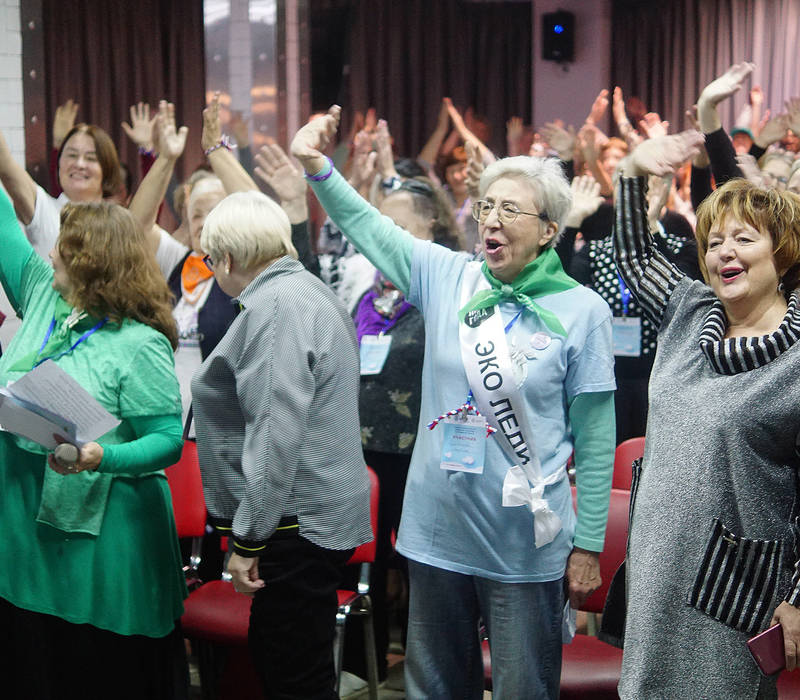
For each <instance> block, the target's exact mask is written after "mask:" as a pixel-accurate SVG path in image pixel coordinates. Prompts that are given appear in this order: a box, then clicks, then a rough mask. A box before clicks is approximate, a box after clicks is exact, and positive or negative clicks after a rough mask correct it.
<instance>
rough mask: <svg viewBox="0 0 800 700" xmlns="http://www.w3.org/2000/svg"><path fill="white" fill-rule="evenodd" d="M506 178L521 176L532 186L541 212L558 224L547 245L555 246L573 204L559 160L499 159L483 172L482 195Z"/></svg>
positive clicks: (530, 158)
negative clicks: (495, 183)
mask: <svg viewBox="0 0 800 700" xmlns="http://www.w3.org/2000/svg"><path fill="white" fill-rule="evenodd" d="M504 177H513V178H520V179H522V180H525V181H526V182H528V183H530V185H531V186H532V187H533V192H534V196H533V199H534V203H535V204H536V208H537V209H538V210H539V213H540V214H544V215H546V216H547V220H548V221H551V222H553V223H554V224H555V225H556V226H557V227H558V230H557V232H556V235H555V236H553V238H552V239H551V240H550V241H549V242H548V243H547V245H546V246H544V247H546V248H553V247H555V245H556V243H558V239H559V238H560V237H561V233H562V229H563V227H564V222H565V221H566V219H567V215H568V214H569V210H570V207H571V206H572V190H571V189H570V186H569V182H568V180H567V178H566V176H565V175H564V170H563V168H562V167H561V164H560V162H559V161H558V159H556V158H535V157H533V156H514V157H513V158H502V159H500V160H497V161H495V162H494V163H492V164H491V165H490V166H488V167H487V168H486V170H484V171H483V174H482V175H481V182H480V187H479V191H480V196H481V197H483V196H484V195H485V194H486V190H488V189H489V186H490V185H491V184H492V183H493V182H495V181H496V180H500V179H501V178H504Z"/></svg>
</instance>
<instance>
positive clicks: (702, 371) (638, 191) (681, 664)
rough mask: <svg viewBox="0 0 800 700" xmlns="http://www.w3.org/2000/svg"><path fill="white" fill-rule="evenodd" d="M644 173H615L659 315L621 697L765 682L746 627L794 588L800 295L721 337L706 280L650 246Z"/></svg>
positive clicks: (745, 693)
mask: <svg viewBox="0 0 800 700" xmlns="http://www.w3.org/2000/svg"><path fill="white" fill-rule="evenodd" d="M644 187H645V184H644V179H638V178H637V179H626V178H623V179H622V182H621V184H620V189H619V198H618V201H617V214H616V224H615V234H614V236H615V246H616V248H617V250H616V253H617V265H618V267H619V270H620V272H621V274H622V275H623V277H624V278H625V281H626V283H627V284H628V285H629V287H630V288H631V290H632V291H634V293H635V294H636V295H637V298H638V301H639V303H640V304H641V305H642V307H644V308H645V310H646V311H647V312H648V313H649V314H650V315H651V316H652V318H653V319H654V320H655V322H656V325H657V327H658V328H659V335H658V350H657V352H656V359H655V364H654V367H653V372H652V375H651V379H650V405H649V417H648V423H647V443H646V451H645V455H644V460H643V465H642V472H641V475H640V478H639V479H638V484H637V487H636V492H635V494H634V495H633V498H634V499H635V500H634V506H633V513H632V523H631V531H630V539H629V543H628V547H629V551H628V570H627V571H628V574H627V575H628V580H627V596H628V601H627V602H628V616H627V620H626V626H625V654H624V659H623V666H622V680H621V682H620V686H619V691H620V696H621V697H622V698H632V699H633V698H635V699H636V700H640V699H642V698H647V699H649V698H682V699H683V698H692V699H694V698H713V699H720V700H722V699H725V700H727V699H729V698H736V699H738V698H756V697H759V698H761V697H765V698H769V697H774V696H775V683H774V678H773V679H767V678H764V677H763V676H761V674H760V673H759V671H758V669H757V667H756V665H755V663H754V662H753V660H752V658H751V657H750V655H749V652H748V651H747V648H746V640H747V639H748V638H749V637H750V636H752V635H754V634H755V633H757V632H759V631H761V630H763V629H765V628H766V627H767V626H768V625H769V621H770V618H771V616H772V613H773V611H774V610H775V608H776V607H777V606H778V604H779V603H780V602H781V601H782V600H788V601H789V602H791V603H793V604H796V603H797V602H798V598H800V589H798V576H797V573H796V571H797V560H798V534H800V528H799V527H798V504H797V495H798V474H797V469H798V466H799V465H800V462H799V460H798V457H797V452H796V440H797V435H798V432H800V382H798V381H797V379H798V377H799V376H800V345H797V340H798V338H800V305H799V304H798V296H797V294H796V293H795V294H793V295H792V297H791V298H790V300H789V309H788V312H787V314H786V316H785V318H784V320H783V322H782V324H781V326H780V328H778V330H777V331H775V332H774V333H773V334H771V335H767V336H762V337H758V338H734V339H725V338H724V335H725V330H726V327H727V322H726V317H725V314H724V311H723V309H722V306H721V304H720V302H719V301H718V300H717V298H716V297H715V295H714V294H713V292H712V291H711V290H710V289H709V288H708V287H707V286H706V285H704V284H702V283H700V282H692V281H690V280H689V279H687V278H686V277H684V276H683V275H682V273H680V272H679V271H678V270H677V269H676V268H674V267H672V266H671V265H670V263H669V262H667V261H666V260H665V259H664V258H663V257H662V256H661V255H660V254H659V253H658V251H657V250H656V249H655V248H654V247H653V246H651V243H652V240H651V238H650V233H649V231H648V228H647V217H646V204H645V197H644Z"/></svg>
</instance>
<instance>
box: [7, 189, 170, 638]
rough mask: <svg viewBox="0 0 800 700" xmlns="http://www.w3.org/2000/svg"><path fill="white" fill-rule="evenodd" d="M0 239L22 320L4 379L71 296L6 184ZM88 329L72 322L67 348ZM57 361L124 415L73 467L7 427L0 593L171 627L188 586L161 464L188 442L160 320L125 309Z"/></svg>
mask: <svg viewBox="0 0 800 700" xmlns="http://www.w3.org/2000/svg"><path fill="white" fill-rule="evenodd" d="M0 240H2V243H3V255H2V256H0V282H1V283H2V284H3V287H4V289H5V291H6V294H7V296H8V298H9V300H10V301H11V303H12V304H13V305H14V307H15V310H16V311H17V313H18V314H19V315H20V316H21V318H22V319H23V323H22V325H21V327H20V328H19V330H18V331H17V333H16V335H15V336H14V339H13V340H12V342H11V344H10V345H9V346H8V348H6V349H5V350H4V353H3V356H2V358H0V383H2V385H3V386H5V385H7V384H8V383H9V382H10V381H14V380H16V379H18V378H19V377H20V376H22V375H23V374H24V373H25V366H26V363H27V366H28V367H29V366H30V361H29V360H30V357H31V352H32V351H33V352H35V351H36V350H38V349H39V348H40V347H41V346H42V342H43V341H44V339H45V337H46V335H47V330H48V327H49V326H50V323H51V321H52V319H53V318H54V314H55V311H56V305H57V303H58V304H63V300H61V297H60V295H59V294H58V293H57V292H56V291H55V290H54V289H53V288H52V280H53V271H52V269H51V267H50V266H49V265H48V264H47V263H46V262H44V261H43V260H42V259H41V258H40V257H39V256H37V255H35V254H34V252H33V249H32V248H31V246H30V244H29V243H28V241H27V240H26V238H25V236H24V235H23V233H22V232H21V230H20V228H19V225H18V223H17V221H16V217H15V215H14V211H13V209H12V207H11V204H10V202H9V201H8V198H7V197H6V195H5V194H4V193H2V192H0ZM80 335H81V332H79V329H78V328H73V329H71V330H70V331H68V332H67V333H66V335H65V337H64V345H65V347H64V349H66V348H68V347H69V346H70V345H72V343H74V342H75V341H76V340H77V339H78V338H79V337H80ZM51 346H52V344H50V345H48V348H47V349H46V350H48V351H49V349H50V347H51ZM45 354H49V352H46V353H45ZM40 359H41V358H40ZM54 361H55V362H56V363H57V364H58V365H59V367H61V369H63V370H64V371H65V372H67V373H68V374H70V375H71V376H72V377H73V378H74V379H76V380H77V381H78V382H79V383H80V384H81V385H82V386H83V387H84V388H85V389H86V390H87V391H88V392H89V393H90V394H91V395H92V396H93V397H94V398H95V399H97V401H98V402H99V403H100V404H101V405H102V406H103V407H104V408H106V410H108V411H109V412H110V413H112V414H113V415H114V416H116V417H117V418H119V419H120V421H121V422H120V424H119V425H118V426H117V427H116V428H115V429H114V430H112V431H110V432H109V433H107V434H106V435H104V436H102V437H101V438H100V439H98V441H97V442H99V443H100V444H101V445H102V446H103V449H104V455H103V460H102V462H101V464H100V466H99V467H98V469H97V470H96V471H95V472H81V473H80V474H71V475H66V476H61V475H59V474H57V473H56V472H54V471H53V470H51V469H50V468H48V467H47V463H46V453H47V450H46V449H45V448H43V447H41V446H40V445H38V444H36V443H32V442H30V441H28V440H26V439H24V438H21V437H19V436H15V435H11V434H9V433H0V525H2V529H3V532H4V537H5V538H6V543H5V546H4V547H3V548H0V596H2V597H3V598H6V599H7V600H9V601H10V602H12V603H13V604H14V605H16V606H18V607H22V608H25V609H29V610H34V611H37V612H43V613H47V614H51V615H56V616H59V617H61V618H63V619H65V620H67V621H69V622H74V623H90V624H93V625H95V626H97V627H100V628H102V629H107V630H110V631H113V632H116V633H119V634H124V635H131V634H142V635H146V636H152V637H160V636H164V635H166V634H168V633H169V632H170V630H171V629H172V627H173V623H174V620H176V619H177V618H178V617H180V615H181V613H182V609H183V605H182V600H183V598H184V597H185V595H186V588H185V584H184V581H183V574H182V570H181V560H180V551H179V548H178V542H177V538H176V534H175V524H174V520H173V516H172V504H171V499H170V494H169V488H168V485H167V483H166V478H165V476H164V473H163V471H162V469H163V468H164V467H167V466H169V465H170V464H173V463H174V462H176V461H177V459H178V457H179V454H180V448H181V422H180V410H181V409H180V394H179V390H178V382H177V379H176V377H175V371H174V361H173V354H172V348H171V347H170V344H169V341H168V340H167V338H166V337H165V336H164V335H163V334H161V333H159V332H158V331H156V330H155V329H153V328H150V327H149V326H146V325H144V324H141V323H138V322H135V321H131V320H125V321H123V322H122V323H121V324H116V323H107V324H105V325H104V326H102V328H100V329H99V330H97V332H95V333H93V334H92V335H91V336H89V337H88V338H86V339H85V340H84V341H83V342H82V343H80V345H78V346H77V347H76V348H75V349H74V350H73V351H71V352H68V353H66V354H65V355H63V356H62V357H58V358H57V359H55V360H54Z"/></svg>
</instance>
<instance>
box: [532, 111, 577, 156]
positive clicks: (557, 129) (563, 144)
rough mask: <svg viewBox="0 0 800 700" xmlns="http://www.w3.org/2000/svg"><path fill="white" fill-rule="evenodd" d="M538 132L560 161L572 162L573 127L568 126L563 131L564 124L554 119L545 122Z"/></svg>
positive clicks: (573, 149) (573, 145) (573, 148)
mask: <svg viewBox="0 0 800 700" xmlns="http://www.w3.org/2000/svg"><path fill="white" fill-rule="evenodd" d="M540 131H541V134H542V137H543V138H544V140H545V141H547V144H548V145H549V146H550V148H552V149H553V150H555V151H556V152H557V153H558V157H559V158H561V160H572V158H573V153H574V151H575V127H573V126H572V125H571V124H570V125H569V126H568V127H567V128H566V129H565V128H564V122H562V121H561V120H560V119H556V120H555V121H552V122H547V123H546V124H545V125H544V126H543V127H542V128H541V129H540Z"/></svg>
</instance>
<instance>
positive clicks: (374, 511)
mask: <svg viewBox="0 0 800 700" xmlns="http://www.w3.org/2000/svg"><path fill="white" fill-rule="evenodd" d="M367 474H368V475H369V519H370V523H371V525H372V539H371V540H370V541H369V542H365V543H364V544H362V545H360V546H358V547H356V551H355V552H353V556H352V557H350V561H348V562H347V563H348V564H363V563H364V562H373V561H375V550H376V537H377V536H378V497H379V496H380V484H379V482H378V475H377V474H376V473H375V472H374V471H372V469H370V468H369V467H367Z"/></svg>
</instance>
